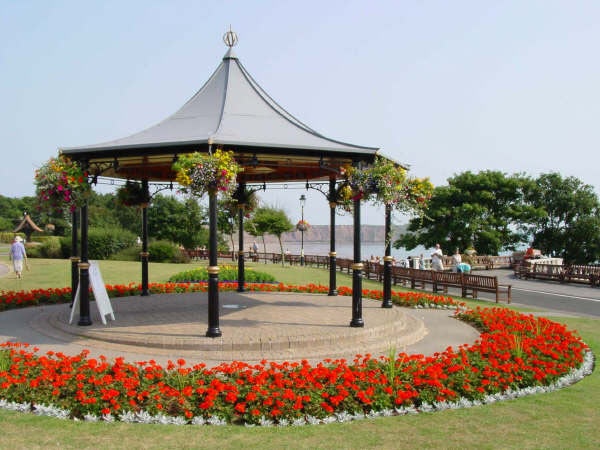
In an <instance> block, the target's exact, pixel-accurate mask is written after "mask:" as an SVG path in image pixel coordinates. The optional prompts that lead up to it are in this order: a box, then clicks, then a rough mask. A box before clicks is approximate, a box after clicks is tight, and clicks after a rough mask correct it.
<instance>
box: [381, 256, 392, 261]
mask: <svg viewBox="0 0 600 450" xmlns="http://www.w3.org/2000/svg"><path fill="white" fill-rule="evenodd" d="M393 260H394V257H393V256H384V257H383V262H388V261H389V262H392V261H393Z"/></svg>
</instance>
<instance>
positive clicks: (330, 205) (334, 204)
mask: <svg viewBox="0 0 600 450" xmlns="http://www.w3.org/2000/svg"><path fill="white" fill-rule="evenodd" d="M336 206H337V203H336V202H329V207H330V208H331V209H334V208H335V207H336Z"/></svg>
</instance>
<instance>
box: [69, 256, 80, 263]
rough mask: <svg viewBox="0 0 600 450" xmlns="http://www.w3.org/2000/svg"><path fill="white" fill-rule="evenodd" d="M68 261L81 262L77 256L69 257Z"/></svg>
mask: <svg viewBox="0 0 600 450" xmlns="http://www.w3.org/2000/svg"><path fill="white" fill-rule="evenodd" d="M69 259H70V260H71V262H79V261H81V258H80V257H79V256H71V257H70V258H69Z"/></svg>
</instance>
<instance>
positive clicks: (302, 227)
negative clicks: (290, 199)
mask: <svg viewBox="0 0 600 450" xmlns="http://www.w3.org/2000/svg"><path fill="white" fill-rule="evenodd" d="M305 203H306V196H305V195H304V194H302V195H301V196H300V211H301V217H300V218H301V222H300V223H301V224H302V226H301V227H300V235H301V236H302V238H301V241H300V265H301V266H303V265H304V228H305V227H304V204H305Z"/></svg>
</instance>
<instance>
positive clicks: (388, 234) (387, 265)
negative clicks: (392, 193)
mask: <svg viewBox="0 0 600 450" xmlns="http://www.w3.org/2000/svg"><path fill="white" fill-rule="evenodd" d="M381 307H382V308H391V307H392V207H391V205H385V256H384V257H383V301H382V302H381Z"/></svg>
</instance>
